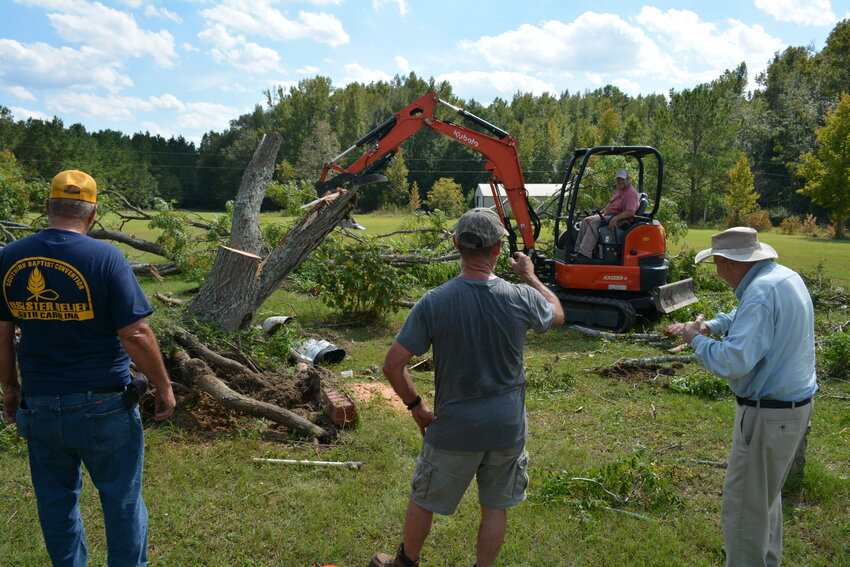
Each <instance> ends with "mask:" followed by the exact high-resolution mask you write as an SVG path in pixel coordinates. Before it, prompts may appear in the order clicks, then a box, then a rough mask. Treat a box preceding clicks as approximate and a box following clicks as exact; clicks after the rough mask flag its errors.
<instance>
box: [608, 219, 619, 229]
mask: <svg viewBox="0 0 850 567" xmlns="http://www.w3.org/2000/svg"><path fill="white" fill-rule="evenodd" d="M617 222H619V221H617V217H611V220H609V221H608V230H610V231H611V232H614V231H616V230H617Z"/></svg>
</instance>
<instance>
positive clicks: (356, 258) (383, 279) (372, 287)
mask: <svg viewBox="0 0 850 567" xmlns="http://www.w3.org/2000/svg"><path fill="white" fill-rule="evenodd" d="M335 242H336V241H334V240H330V239H327V238H326V239H325V241H324V243H323V244H322V246H321V248H323V249H324V251H325V254H326V255H327V258H328V263H327V264H326V265H325V270H323V273H322V274H321V275H319V277H317V278H316V284H317V287H318V290H319V295H320V296H321V297H322V299H323V300H324V301H325V303H327V304H328V305H329V306H330V307H331V308H332V309H335V310H336V311H339V312H340V313H344V314H347V315H354V316H361V317H367V318H378V319H380V318H382V317H384V316H385V315H387V314H388V313H395V312H396V311H398V309H399V305H398V302H399V300H401V299H403V298H404V297H406V295H407V293H408V291H410V288H411V287H412V285H413V283H414V281H413V278H412V277H411V276H410V275H409V274H407V273H404V272H402V271H400V270H397V269H395V268H394V267H393V266H392V265H390V264H389V263H388V262H387V261H386V260H385V259H384V258H382V255H381V252H382V250H381V248H379V247H378V246H375V245H374V244H371V243H367V242H357V243H354V244H350V245H348V246H341V245H339V244H338V243H337V244H335Z"/></svg>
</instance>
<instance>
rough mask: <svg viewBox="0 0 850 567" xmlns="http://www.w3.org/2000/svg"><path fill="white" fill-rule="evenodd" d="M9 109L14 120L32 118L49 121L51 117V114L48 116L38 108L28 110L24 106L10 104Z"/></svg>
mask: <svg viewBox="0 0 850 567" xmlns="http://www.w3.org/2000/svg"><path fill="white" fill-rule="evenodd" d="M9 110H11V111H12V116H14V117H15V120H28V119H30V118H32V119H34V120H45V121H48V122H49V121H50V120H52V119H53V117H52V116H48V115H46V114H45V113H43V112H39V111H38V110H28V109H26V108H21V107H20V106H12V107H10V108H9Z"/></svg>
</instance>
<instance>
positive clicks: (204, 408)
mask: <svg viewBox="0 0 850 567" xmlns="http://www.w3.org/2000/svg"><path fill="white" fill-rule="evenodd" d="M169 373H170V374H171V376H172V377H175V378H176V379H177V381H178V382H179V383H180V384H182V385H181V386H179V387H175V390H174V394H175V397H176V398H177V408H176V409H175V412H174V415H173V416H172V418H171V423H172V424H174V425H175V426H177V427H178V428H180V429H184V430H187V431H195V432H202V433H212V434H226V433H229V432H234V431H237V430H239V429H240V428H252V427H254V424H255V423H256V419H257V418H255V417H252V416H250V415H248V414H246V413H241V412H238V411H235V410H232V409H228V408H226V407H224V406H223V405H221V404H220V403H218V402H217V401H216V400H214V399H213V397H212V396H210V395H208V394H206V393H204V392H202V391H200V390H196V389H194V388H192V387H191V384H190V383H189V381H190V378H191V377H190V376H188V375H183V376H181V372H180V370H179V369H178V368H175V367H173V366H172V367H171V368H170V369H169ZM215 375H216V377H218V378H219V379H220V380H222V381H223V382H225V383H226V384H227V386H228V387H229V388H231V389H232V390H234V391H235V392H238V393H240V394H242V395H244V396H248V397H250V398H253V399H255V400H258V401H261V402H266V403H269V404H273V405H276V406H279V407H281V408H286V409H288V410H289V411H291V412H293V413H295V414H297V415H299V416H301V417H303V418H305V419H307V420H309V421H312V422H313V423H316V425H319V426H320V427H322V428H324V429H325V430H326V431H330V432H332V434H333V433H335V431H336V427H335V426H334V424H333V421H332V420H331V418H330V416H328V415H327V414H326V413H325V408H324V404H323V397H322V388H323V387H325V388H328V387H335V386H336V382H337V380H336V378H335V377H334V375H333V373H331V372H330V371H328V370H327V369H325V368H321V367H315V368H314V367H311V368H310V371H309V372H298V371H297V370H296V371H295V372H293V373H292V374H284V373H277V372H263V373H260V372H258V373H232V372H227V371H226V370H224V369H221V368H218V369H215ZM153 401H154V400H153V396H151V395H147V396H145V398H143V400H142V407H141V410H142V414H143V415H144V416H145V417H146V418H147V419H152V417H153V413H154V407H153V406H154V404H153ZM266 427H267V428H268V429H269V430H270V431H272V432H279V433H281V434H285V433H286V432H288V431H289V429H288V428H287V427H286V426H284V425H282V424H276V423H273V422H268V423H267V424H266Z"/></svg>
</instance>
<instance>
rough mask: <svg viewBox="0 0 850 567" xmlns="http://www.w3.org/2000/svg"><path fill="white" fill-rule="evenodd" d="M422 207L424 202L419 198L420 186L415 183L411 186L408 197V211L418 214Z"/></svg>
mask: <svg viewBox="0 0 850 567" xmlns="http://www.w3.org/2000/svg"><path fill="white" fill-rule="evenodd" d="M420 207H422V200H421V199H420V198H419V184H418V183H417V182H415V181H414V182H413V183H411V184H410V193H409V194H408V197H407V210H408V211H409V212H411V213H413V212H416V211H418V210H419V208H420Z"/></svg>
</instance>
